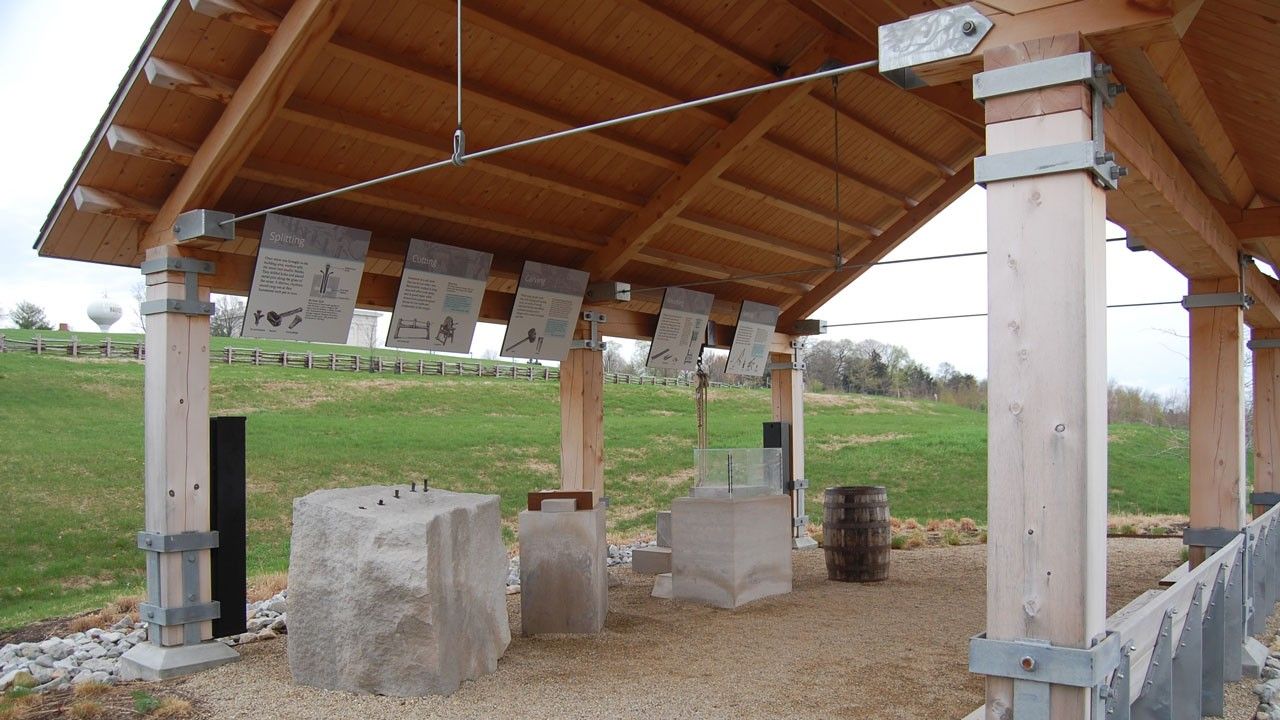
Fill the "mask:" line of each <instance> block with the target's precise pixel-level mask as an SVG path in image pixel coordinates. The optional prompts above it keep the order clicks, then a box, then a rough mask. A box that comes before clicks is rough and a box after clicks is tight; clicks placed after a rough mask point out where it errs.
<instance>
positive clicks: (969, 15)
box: [878, 5, 995, 89]
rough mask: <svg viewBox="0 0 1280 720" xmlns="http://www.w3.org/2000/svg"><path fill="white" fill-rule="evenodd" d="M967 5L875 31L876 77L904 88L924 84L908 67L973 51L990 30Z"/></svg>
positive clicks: (922, 14) (936, 11)
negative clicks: (878, 61)
mask: <svg viewBox="0 0 1280 720" xmlns="http://www.w3.org/2000/svg"><path fill="white" fill-rule="evenodd" d="M994 26H995V25H994V23H992V22H991V20H989V19H988V18H987V17H986V16H985V15H983V14H982V13H980V12H978V11H977V10H974V9H973V8H972V7H970V6H968V5H960V6H957V7H950V8H944V9H942V10H934V11H932V12H926V13H921V14H919V15H916V16H914V17H910V18H907V19H906V20H902V21H899V22H896V23H890V24H888V25H881V26H880V29H879V37H878V40H879V48H880V74H881V75H883V76H884V77H885V78H886V79H887V80H889V81H890V82H892V83H894V84H895V85H898V86H899V87H903V88H906V89H911V88H917V87H921V86H923V85H924V84H925V83H924V82H923V81H922V80H920V78H919V77H918V76H917V75H916V74H915V73H914V72H912V70H911V68H913V67H915V66H917V65H924V64H925V63H931V62H936V61H938V60H948V59H950V58H954V57H961V56H963V55H968V54H969V53H971V52H973V51H974V50H975V49H976V48H977V47H978V44H979V43H981V42H982V39H983V38H984V37H986V36H987V33H989V32H991V28H992V27H994Z"/></svg>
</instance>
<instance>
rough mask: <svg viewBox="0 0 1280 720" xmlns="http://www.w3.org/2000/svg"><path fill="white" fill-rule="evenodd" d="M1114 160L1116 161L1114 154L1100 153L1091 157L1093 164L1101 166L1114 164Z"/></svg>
mask: <svg viewBox="0 0 1280 720" xmlns="http://www.w3.org/2000/svg"><path fill="white" fill-rule="evenodd" d="M1115 160H1116V154H1115V153H1113V152H1100V153H1098V154H1097V155H1095V156H1094V157H1093V162H1094V164H1095V165H1102V164H1104V163H1109V162H1115Z"/></svg>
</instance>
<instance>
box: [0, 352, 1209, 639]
mask: <svg viewBox="0 0 1280 720" xmlns="http://www.w3.org/2000/svg"><path fill="white" fill-rule="evenodd" d="M82 335H87V334H82ZM85 339H87V338H85ZM240 342H241V343H247V342H248V341H243V340H241V341H240ZM211 394H212V398H211V401H212V408H213V411H214V412H215V413H217V414H246V415H248V417H249V420H248V469H249V487H248V518H249V540H250V546H249V572H250V574H251V575H253V574H257V573H264V572H271V571H278V570H284V569H285V568H286V565H287V560H288V545H289V520H290V508H291V503H292V501H293V498H295V497H297V496H299V495H303V494H305V493H307V492H310V491H312V490H315V489H317V488H325V487H335V486H345V485H358V484H369V483H388V482H408V481H410V480H417V481H422V480H426V481H428V482H429V483H430V484H431V485H432V486H434V487H444V488H448V489H453V490H466V491H475V492H487V493H497V494H499V495H501V496H502V510H503V514H504V518H505V520H506V524H507V526H506V528H505V530H504V533H505V534H506V536H507V539H508V541H513V540H514V535H513V533H512V532H511V530H512V528H513V526H514V520H515V516H516V513H517V512H518V511H519V509H520V508H521V506H522V505H523V502H524V494H525V493H526V492H527V491H529V490H533V489H539V488H552V487H556V486H557V485H558V479H557V478H558V473H557V465H558V455H559V425H560V423H559V406H558V389H557V386H556V384H555V383H546V382H533V383H528V382H518V381H515V382H513V381H511V380H507V379H492V378H484V379H481V378H458V377H420V376H417V375H403V376H397V375H393V374H380V375H368V374H356V373H331V372H328V371H318V370H312V371H307V370H300V369H286V368H276V367H262V368H255V367H251V366H220V365H215V366H213V368H212V393H211ZM769 412H770V405H769V394H768V390H750V389H736V388H729V389H716V390H713V391H712V400H711V409H710V414H709V415H710V432H711V438H712V444H713V445H714V446H717V447H754V446H758V445H759V444H760V440H761V423H762V422H764V421H767V420H769ZM605 417H606V420H605V442H606V458H607V469H606V494H607V495H608V496H609V498H610V502H611V512H610V529H611V531H613V532H616V533H619V534H622V535H630V534H639V533H640V532H643V531H646V530H648V529H649V528H651V527H652V523H653V514H654V511H655V510H656V509H660V508H665V507H667V506H668V505H669V503H670V501H671V500H672V499H673V498H675V497H677V496H680V495H683V494H685V493H687V491H688V488H689V486H690V484H691V482H692V452H691V450H692V448H693V445H694V438H695V435H696V428H695V418H694V403H693V395H692V390H691V389H690V388H675V387H671V388H664V387H651V386H645V387H638V386H621V385H617V386H615V385H609V386H606V389H605ZM806 422H807V426H808V435H809V442H808V472H807V475H808V476H809V478H810V480H811V482H812V484H813V490H811V496H810V497H817V496H819V495H820V494H821V491H822V489H823V488H825V487H828V486H831V485H841V484H867V483H875V484H883V485H886V486H888V488H889V498H890V503H891V506H892V511H893V513H894V515H895V516H898V517H916V518H920V519H922V520H923V519H926V518H946V517H953V518H960V517H972V518H975V519H977V520H978V521H979V522H983V521H984V518H985V516H986V487H985V486H986V482H985V475H986V470H985V461H986V445H985V443H986V419H985V416H984V415H982V414H979V413H975V412H972V411H969V410H965V409H962V408H958V407H953V406H948V405H940V404H936V403H928V402H915V401H902V400H893V399H883V398H869V397H863V396H835V395H815V396H810V399H809V401H808V404H807V412H806ZM1185 446H1186V436H1185V433H1183V432H1181V431H1174V430H1167V429H1159V428H1152V427H1146V426H1138V425H1119V426H1113V427H1112V428H1111V456H1110V467H1111V476H1110V478H1111V491H1110V496H1111V509H1112V512H1125V513H1185V512H1186V509H1187V458H1186V450H1185ZM0 497H3V498H4V506H5V509H4V511H3V513H0V553H2V555H0V557H3V562H2V563H0V628H10V627H13V626H16V625H21V624H24V623H27V622H30V621H33V620H36V619H40V618H44V617H51V616H56V615H62V614H68V613H72V612H76V611H81V610H85V609H90V608H94V607H99V606H101V605H102V604H104V603H105V602H107V601H109V600H111V599H113V598H115V597H117V596H119V595H121V594H127V593H137V592H140V589H141V587H142V584H143V557H142V553H141V552H140V551H138V550H137V549H136V548H135V547H134V534H135V533H136V532H137V531H138V530H139V529H141V528H142V366H141V364H139V363H136V362H132V361H122V360H70V359H66V358H60V357H35V356H33V355H30V354H25V353H6V354H0ZM815 505H816V504H815ZM814 512H815V506H811V508H810V513H811V515H813V514H814ZM817 512H818V513H820V508H817Z"/></svg>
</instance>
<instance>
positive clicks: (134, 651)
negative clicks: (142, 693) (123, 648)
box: [120, 640, 240, 682]
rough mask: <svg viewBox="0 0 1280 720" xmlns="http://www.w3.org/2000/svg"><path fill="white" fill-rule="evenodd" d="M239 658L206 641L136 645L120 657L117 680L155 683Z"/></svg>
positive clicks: (229, 650)
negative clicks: (172, 644) (169, 644)
mask: <svg viewBox="0 0 1280 720" xmlns="http://www.w3.org/2000/svg"><path fill="white" fill-rule="evenodd" d="M239 659H240V655H239V654H238V653H236V651H235V650H232V649H231V648H229V647H227V646H226V645H223V644H222V643H220V642H216V641H213V640H210V641H208V642H202V643H200V644H199V645H175V646H172V647H161V646H159V645H152V644H151V643H150V642H149V641H148V642H142V643H138V644H137V645H135V646H133V647H132V648H130V649H129V651H128V652H126V653H125V654H124V655H121V656H120V679H121V680H145V681H147V682H159V681H161V680H168V679H169V678H175V677H180V676H182V675H190V674H192V673H198V672H200V671H202V670H209V669H211V668H216V667H218V666H219V665H226V664H227V663H230V662H235V661H236V660H239Z"/></svg>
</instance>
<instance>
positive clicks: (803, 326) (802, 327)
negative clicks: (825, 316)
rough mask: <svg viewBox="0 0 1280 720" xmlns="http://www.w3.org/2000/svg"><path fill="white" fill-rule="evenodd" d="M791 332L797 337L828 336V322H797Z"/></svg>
mask: <svg viewBox="0 0 1280 720" xmlns="http://www.w3.org/2000/svg"><path fill="white" fill-rule="evenodd" d="M791 332H793V333H795V334H796V335H826V334H827V321H826V320H816V319H812V318H810V319H808V320H797V321H796V323H795V325H792V326H791Z"/></svg>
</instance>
